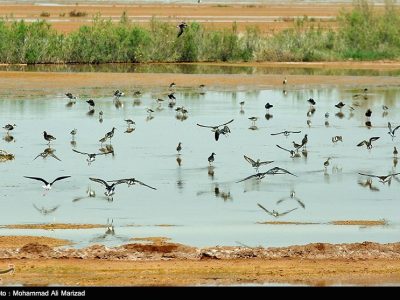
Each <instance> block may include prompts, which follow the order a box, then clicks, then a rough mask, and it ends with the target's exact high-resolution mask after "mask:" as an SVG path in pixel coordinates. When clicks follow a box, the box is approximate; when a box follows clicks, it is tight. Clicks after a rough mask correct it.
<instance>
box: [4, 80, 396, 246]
mask: <svg viewBox="0 0 400 300" xmlns="http://www.w3.org/2000/svg"><path fill="white" fill-rule="evenodd" d="M109 88H110V87H104V88H98V89H96V90H93V91H88V92H89V94H90V92H93V94H94V95H96V97H94V98H93V99H94V100H95V102H96V106H95V113H94V115H92V116H88V115H87V112H88V105H87V104H86V103H85V101H84V100H87V99H88V98H82V99H78V100H77V102H76V104H74V105H72V106H71V107H67V106H66V104H67V102H68V100H67V99H66V97H65V96H64V94H63V93H60V94H58V95H48V96H46V97H37V96H34V97H33V96H32V97H30V96H26V98H24V99H20V98H18V99H10V98H7V99H0V119H1V120H2V123H3V124H2V126H4V125H5V124H7V123H15V124H17V127H16V129H15V130H13V131H12V132H11V133H10V134H12V136H13V138H14V139H13V141H11V142H7V141H5V140H4V139H3V140H1V142H0V145H1V147H0V149H2V150H5V151H7V152H10V153H13V154H14V155H15V160H13V161H9V162H4V163H0V169H1V172H2V174H3V176H2V181H1V183H0V186H1V189H0V191H1V192H0V193H1V197H0V205H1V207H2V210H1V212H0V217H1V224H3V225H5V224H20V223H23V224H25V223H48V222H54V221H55V222H62V223H97V224H98V223H100V224H105V223H106V221H107V219H113V222H114V225H115V235H105V233H104V232H105V229H104V228H99V229H90V230H55V231H45V230H10V229H4V228H2V229H0V234H2V235H8V234H10V235H11V234H29V235H45V236H50V237H56V238H66V239H70V240H72V241H74V242H76V245H77V246H78V247H81V246H86V245H88V244H92V243H95V242H104V243H105V244H107V245H117V244H120V243H123V242H126V241H127V240H128V239H129V238H131V237H147V236H166V237H170V238H172V239H173V240H174V241H176V242H181V243H185V244H189V245H193V246H208V245H235V244H245V245H249V246H258V245H262V246H285V245H293V244H305V243H309V242H331V243H340V242H357V241H365V240H369V241H377V242H394V241H398V237H399V219H398V216H399V212H400V203H399V201H398V191H399V187H400V185H399V178H397V177H395V178H393V179H392V182H391V185H390V186H389V185H388V184H382V183H380V182H379V181H378V180H377V179H376V178H374V179H372V186H373V188H374V189H375V188H378V189H379V191H374V190H371V189H369V188H368V187H363V186H361V185H360V184H359V183H365V181H366V180H367V177H364V176H359V175H358V174H357V173H358V172H364V173H369V174H378V175H384V174H389V173H390V172H396V170H398V168H397V169H396V167H394V165H393V164H394V163H393V158H392V157H393V154H392V151H393V146H394V145H397V146H398V148H400V147H399V142H398V141H399V139H400V137H396V138H395V139H394V141H392V139H391V138H390V136H389V135H388V134H387V131H388V130H387V122H388V121H391V122H392V123H393V124H394V125H399V124H400V121H399V116H400V107H399V104H398V103H397V102H396V99H397V98H399V96H400V88H398V87H376V88H374V89H369V91H368V95H367V97H368V99H367V100H364V99H363V98H362V97H361V99H356V100H354V99H353V95H354V94H356V93H360V90H359V88H354V89H335V88H329V89H326V88H321V89H298V90H288V91H287V93H286V94H285V93H282V90H280V89H265V90H251V89H247V90H244V91H219V90H207V88H206V89H205V90H204V91H201V90H198V89H197V88H193V89H179V88H177V90H176V93H175V96H176V98H177V105H176V106H180V105H184V106H185V107H186V108H187V109H188V110H189V114H188V118H187V119H186V120H178V119H177V118H176V114H175V111H174V110H173V109H171V108H169V107H168V106H167V105H166V103H167V100H166V101H164V103H163V104H162V106H161V107H160V108H159V107H158V106H157V104H156V101H155V99H156V98H158V97H163V98H164V99H167V97H166V93H167V90H168V89H167V88H165V89H162V90H158V91H156V92H145V93H144V94H143V96H142V97H141V98H140V100H141V103H140V104H138V103H136V104H134V98H133V97H132V96H130V95H128V96H126V97H121V99H120V100H121V102H122V107H120V108H117V107H116V106H115V101H113V98H112V96H110V95H109V94H107V93H106V91H107V92H108V90H109ZM203 92H204V93H203ZM310 97H312V98H314V99H315V101H316V102H317V105H316V106H315V107H316V111H315V113H314V115H313V116H311V117H307V111H308V109H309V105H308V104H307V101H306V100H307V99H309V98H310ZM339 100H342V101H343V102H345V103H346V104H347V105H346V106H345V107H344V108H343V109H342V112H343V114H344V116H343V118H339V117H338V116H336V115H335V114H336V113H337V112H338V111H339V110H338V109H337V108H335V107H334V104H336V103H337V102H338V101H339ZM241 101H245V105H244V108H243V113H241V112H240V105H239V102H241ZM266 102H270V103H271V104H273V105H274V107H273V108H272V109H271V111H270V114H272V115H273V117H272V118H269V119H268V120H267V119H266V118H265V114H266V110H265V108H264V105H265V103H266ZM355 102H357V103H358V104H359V105H360V106H359V107H356V106H355ZM351 103H353V104H352V105H353V106H354V107H355V108H356V109H355V111H354V112H353V114H350V111H349V109H348V107H347V106H348V105H349V104H351ZM383 104H385V105H387V106H388V107H389V112H388V115H387V116H383V115H382V113H383V110H382V105H383ZM176 106H175V107H176ZM147 107H151V108H152V109H153V110H154V111H155V113H154V114H153V117H154V118H152V119H151V120H149V118H148V115H147V113H146V108H147ZM367 108H371V109H372V110H373V114H372V117H371V123H372V127H371V128H370V129H368V128H367V127H366V126H365V124H364V123H365V116H364V113H365V111H366V110H367ZM100 110H102V111H103V112H104V121H103V122H102V123H100V122H99V118H98V112H99V111H100ZM325 112H329V113H330V116H329V118H328V121H329V123H330V125H329V127H326V126H325V125H324V122H325V117H324V114H325ZM252 116H255V117H258V118H259V119H258V121H257V122H256V125H257V127H258V129H257V130H250V129H249V128H250V127H251V122H250V121H249V120H248V118H249V117H252ZM127 118H131V119H133V120H134V121H135V122H136V127H135V128H136V129H135V130H134V131H133V132H131V133H125V131H126V128H127V127H126V124H125V122H124V119H127ZM232 118H233V119H234V122H233V123H231V124H229V127H230V130H231V133H230V135H229V136H228V137H226V136H221V137H220V140H219V141H218V142H216V141H215V140H214V138H213V133H212V132H211V129H208V128H201V127H198V126H196V123H201V124H206V125H215V124H219V123H223V122H226V121H229V120H230V119H232ZM307 120H310V121H311V124H310V126H309V125H307ZM113 126H115V127H116V132H115V135H114V137H113V139H112V146H113V148H114V151H115V155H114V156H112V155H103V156H98V157H97V158H96V161H94V162H93V163H92V164H91V165H90V166H88V163H87V162H86V157H85V156H83V155H80V154H78V153H75V152H73V151H72V148H73V147H72V145H71V143H70V142H71V136H70V134H69V132H70V131H71V130H72V129H74V128H77V130H78V133H77V135H76V138H75V141H76V146H75V149H77V150H79V151H83V152H99V148H100V143H99V142H98V140H99V139H100V138H101V137H103V136H104V134H105V133H106V132H108V131H110V130H111V128H112V127H113ZM285 129H287V130H294V129H296V130H301V133H300V134H294V135H291V136H289V137H287V138H286V137H284V136H282V135H278V136H271V135H270V134H271V133H275V132H279V131H282V130H285ZM43 130H47V131H48V132H49V133H50V134H52V135H54V136H55V137H56V138H57V140H56V141H55V142H54V143H52V144H51V147H52V148H54V149H56V152H54V153H55V155H56V156H57V157H59V158H60V159H61V160H62V161H61V162H60V161H58V160H56V159H54V158H52V157H48V158H46V159H43V158H41V157H38V158H37V159H36V160H34V158H35V157H36V156H37V155H38V154H39V153H41V152H42V151H43V150H44V149H45V148H47V145H46V142H45V140H44V139H43V137H42V132H43ZM304 134H308V137H309V142H308V144H307V149H308V152H307V157H304V155H302V154H301V157H299V158H290V156H289V153H287V152H285V151H282V150H280V149H278V148H277V147H276V146H275V145H276V144H279V145H281V146H282V147H285V148H291V146H292V144H291V142H292V141H296V142H297V143H300V142H301V140H302V138H303V136H304ZM336 135H341V136H343V142H342V143H341V142H338V143H336V144H333V143H332V141H331V138H332V137H333V136H336ZM372 136H380V137H381V138H380V139H379V140H377V141H376V142H374V147H373V149H372V150H371V151H368V150H367V149H366V148H365V146H364V147H362V148H360V147H356V144H357V143H358V142H360V141H361V140H363V139H368V138H370V137H372ZM2 137H3V138H4V137H7V135H6V133H5V131H4V130H3V133H2ZM7 139H8V140H10V138H9V137H7ZM178 142H182V145H183V150H182V154H181V155H180V158H181V160H182V161H181V166H179V165H178V163H177V154H176V150H175V149H176V146H177V144H178ZM211 152H215V153H216V156H215V163H214V168H213V169H212V170H211V169H209V166H208V161H207V158H208V156H209V155H210V154H211ZM244 154H245V155H247V156H250V157H252V158H255V159H257V158H260V159H261V160H274V163H272V164H270V165H267V166H262V167H261V168H260V171H266V170H268V169H269V168H272V167H275V166H279V167H281V168H285V169H287V170H289V171H290V172H292V173H294V174H296V175H297V177H294V176H290V175H275V176H267V177H266V178H264V179H262V180H261V181H257V180H248V181H245V182H241V183H236V181H238V180H241V179H243V178H245V177H247V176H249V175H251V174H254V170H253V168H251V166H250V165H249V164H248V163H247V162H246V161H245V160H244V158H243V155H244ZM328 157H332V160H331V161H330V166H329V167H328V168H327V170H326V171H324V167H323V162H324V161H325V160H326V159H327V158H328ZM212 171H213V174H212ZM62 175H71V176H72V177H71V178H69V179H66V180H63V181H59V182H56V183H55V184H54V186H53V189H52V190H51V191H50V192H48V193H47V194H46V195H45V196H43V189H42V188H41V185H42V183H41V182H38V181H34V180H30V179H26V178H24V177H23V176H39V177H43V178H45V179H48V180H53V179H54V178H56V177H58V176H62ZM89 177H98V178H103V179H106V180H112V179H120V178H129V177H135V178H136V179H138V180H141V181H143V182H144V183H146V184H148V185H150V186H154V187H156V188H157V190H156V191H154V190H151V189H148V188H146V187H144V186H140V185H135V186H132V187H127V186H126V185H118V186H117V187H116V194H115V195H114V198H113V201H108V200H107V199H106V198H105V197H104V196H103V193H104V188H103V186H101V185H100V184H98V183H95V182H92V181H90V180H89ZM88 186H90V187H91V189H93V190H95V192H96V197H95V198H83V199H79V200H76V198H79V197H85V196H86V190H87V188H88ZM216 186H218V188H219V194H218V195H217V194H216V193H215V187H216ZM291 191H295V192H296V197H298V198H299V199H300V201H301V202H302V203H303V204H304V205H305V208H302V207H301V206H300V205H299V203H298V202H297V201H295V200H294V199H290V197H289V195H290V193H291ZM283 198H287V199H284V200H282V201H281V202H280V203H278V204H277V201H279V200H280V199H283ZM74 200H75V201H74ZM257 203H260V204H261V205H263V206H264V207H266V208H267V209H269V210H273V209H275V210H277V211H279V212H285V211H288V210H291V209H294V208H296V210H294V211H292V212H290V213H288V214H286V215H284V216H282V217H279V218H274V217H272V216H270V215H268V214H266V213H265V212H264V211H262V210H261V209H260V208H259V207H258V206H257ZM33 204H35V205H36V206H37V207H39V208H40V207H42V206H43V207H45V208H51V207H54V206H57V205H59V207H58V209H56V210H55V212H53V213H50V214H48V215H42V214H41V213H40V212H39V211H37V210H36V209H35V208H34V207H33ZM378 219H385V220H387V221H388V225H385V226H374V227H362V226H334V225H330V224H327V223H328V222H330V221H333V220H378ZM276 220H278V221H292V222H314V223H321V224H313V225H266V224H258V223H257V222H265V221H276ZM160 225H174V226H160Z"/></svg>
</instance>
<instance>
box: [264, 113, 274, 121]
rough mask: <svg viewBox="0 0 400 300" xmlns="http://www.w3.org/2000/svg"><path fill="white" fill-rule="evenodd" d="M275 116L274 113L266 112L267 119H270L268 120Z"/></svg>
mask: <svg viewBox="0 0 400 300" xmlns="http://www.w3.org/2000/svg"><path fill="white" fill-rule="evenodd" d="M273 117H274V116H273V115H272V114H270V113H266V114H265V119H266V120H267V121H268V120H270V119H272V118H273Z"/></svg>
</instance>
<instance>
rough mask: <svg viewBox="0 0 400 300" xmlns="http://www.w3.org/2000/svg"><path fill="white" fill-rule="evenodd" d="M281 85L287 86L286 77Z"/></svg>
mask: <svg viewBox="0 0 400 300" xmlns="http://www.w3.org/2000/svg"><path fill="white" fill-rule="evenodd" d="M282 84H283V85H287V79H286V77H285V79H283V81H282Z"/></svg>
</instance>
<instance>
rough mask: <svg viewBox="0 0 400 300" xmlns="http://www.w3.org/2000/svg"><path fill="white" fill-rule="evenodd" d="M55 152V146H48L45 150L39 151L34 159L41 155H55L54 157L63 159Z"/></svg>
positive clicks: (44, 156)
mask: <svg viewBox="0 0 400 300" xmlns="http://www.w3.org/2000/svg"><path fill="white" fill-rule="evenodd" d="M54 152H56V149H54V148H50V147H48V148H46V149H44V150H43V152H41V153H39V154H38V155H37V156H36V157H35V158H34V159H33V160H35V159H36V158H38V157H39V156H40V157H42V158H43V159H45V158H47V157H49V156H50V157H53V158H54V159H57V160H58V161H61V159H59V158H58V157H57V156H56V155H55V154H54Z"/></svg>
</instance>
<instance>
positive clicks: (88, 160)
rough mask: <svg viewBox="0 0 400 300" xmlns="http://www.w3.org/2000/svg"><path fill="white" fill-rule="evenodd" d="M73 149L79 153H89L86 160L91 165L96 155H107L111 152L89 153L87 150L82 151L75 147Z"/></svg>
mask: <svg viewBox="0 0 400 300" xmlns="http://www.w3.org/2000/svg"><path fill="white" fill-rule="evenodd" d="M72 151H74V152H76V153H79V154H83V155H87V156H88V158H87V159H86V161H87V162H88V165H90V164H91V163H92V162H94V161H95V160H96V156H97V155H105V154H108V153H109V152H104V153H87V152H81V151H78V150H75V149H72Z"/></svg>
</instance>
